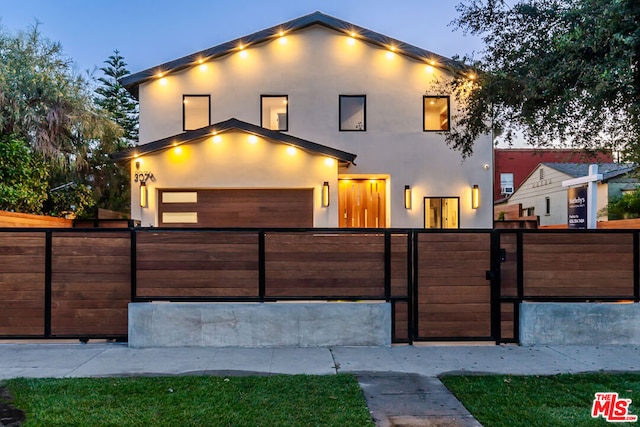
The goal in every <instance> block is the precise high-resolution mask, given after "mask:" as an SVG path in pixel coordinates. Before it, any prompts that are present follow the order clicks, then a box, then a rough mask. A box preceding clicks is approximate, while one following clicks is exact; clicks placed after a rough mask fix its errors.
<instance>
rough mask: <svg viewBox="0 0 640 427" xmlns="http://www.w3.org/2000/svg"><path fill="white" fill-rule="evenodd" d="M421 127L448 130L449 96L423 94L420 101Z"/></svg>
mask: <svg viewBox="0 0 640 427" xmlns="http://www.w3.org/2000/svg"><path fill="white" fill-rule="evenodd" d="M422 113H423V114H422V126H423V127H422V129H423V130H424V131H443V130H449V97H448V96H424V97H423V101H422Z"/></svg>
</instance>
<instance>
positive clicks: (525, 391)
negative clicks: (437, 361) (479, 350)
mask: <svg viewBox="0 0 640 427" xmlns="http://www.w3.org/2000/svg"><path fill="white" fill-rule="evenodd" d="M441 380H442V382H443V383H444V384H445V385H446V386H447V388H449V390H451V392H453V394H455V395H456V397H457V398H458V399H459V400H460V401H461V402H462V403H463V405H464V406H465V407H466V408H467V409H468V410H469V412H471V413H472V414H473V416H474V417H475V418H476V419H477V420H478V421H479V422H480V423H481V424H482V425H483V426H484V427H501V426H505V427H507V426H508V427H518V426H527V427H531V426H554V427H564V426H566V427H575V426H607V425H608V426H611V425H612V424H611V423H609V422H607V421H606V420H605V419H604V418H602V417H599V418H595V419H594V418H592V417H591V409H592V406H593V400H594V398H595V393H597V392H617V393H618V395H619V398H621V399H631V400H632V403H631V406H630V407H629V414H633V415H640V374H631V373H621V374H604V373H598V374H575V375H574V374H562V375H553V376H511V375H487V376H484V375H471V376H453V375H452V376H444V377H442V378H441ZM639 423H640V422H639ZM639 423H614V424H613V425H621V426H623V425H639Z"/></svg>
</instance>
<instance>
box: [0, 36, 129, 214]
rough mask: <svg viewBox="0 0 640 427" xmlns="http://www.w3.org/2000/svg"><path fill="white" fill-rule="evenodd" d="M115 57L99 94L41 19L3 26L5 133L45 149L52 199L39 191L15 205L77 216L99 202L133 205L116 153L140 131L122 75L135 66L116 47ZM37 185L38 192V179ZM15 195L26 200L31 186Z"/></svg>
mask: <svg viewBox="0 0 640 427" xmlns="http://www.w3.org/2000/svg"><path fill="white" fill-rule="evenodd" d="M109 61H111V62H109ZM109 61H107V66H106V67H104V68H102V71H103V72H104V73H105V77H103V78H101V79H100V82H101V83H102V84H103V86H102V87H101V88H98V89H97V90H96V91H97V94H98V95H99V96H98V98H97V99H94V93H93V88H92V84H91V82H90V81H88V80H87V79H85V78H84V77H82V76H81V75H79V74H78V73H77V72H75V71H74V68H73V62H72V61H71V59H69V58H67V57H66V56H65V55H64V54H63V52H62V47H61V46H60V44H59V43H56V42H52V41H51V40H49V39H48V38H46V37H44V36H43V35H42V34H41V33H40V31H39V29H38V27H37V26H34V27H32V28H30V29H29V30H28V31H27V32H20V33H18V34H17V35H16V36H12V35H10V34H8V33H6V32H4V31H3V30H2V28H0V136H1V135H5V136H6V135H15V136H16V138H19V139H20V140H22V141H24V142H25V143H26V146H27V147H28V149H29V150H30V152H31V153H33V155H36V156H39V158H40V159H41V160H40V161H41V162H44V163H43V167H44V168H45V170H46V172H47V173H46V176H45V178H44V179H45V180H46V179H48V188H49V189H50V191H49V197H48V198H46V202H45V203H42V202H44V199H43V198H42V197H36V198H32V199H31V202H32V203H30V204H29V205H27V206H18V205H16V204H15V203H14V205H13V206H15V208H14V209H15V210H20V211H27V212H42V213H47V214H51V215H63V214H66V213H71V212H74V213H75V214H76V215H77V216H83V215H87V214H88V209H90V208H91V207H92V206H94V205H96V204H98V205H99V206H100V207H104V208H107V209H113V210H128V208H129V177H128V176H129V172H128V167H127V165H116V164H114V163H113V162H112V161H111V158H110V155H111V154H112V153H113V152H115V151H118V150H120V149H123V148H126V147H128V146H130V145H131V144H132V142H133V141H134V140H135V139H136V138H137V120H138V117H137V110H136V104H135V102H134V101H133V100H132V98H130V97H129V98H127V97H126V96H128V94H126V91H124V89H123V88H122V87H119V84H118V83H117V81H116V79H117V78H119V77H120V76H122V75H124V74H126V73H128V71H126V68H125V65H126V64H124V62H123V59H122V57H121V56H120V55H119V54H118V53H117V52H116V55H114V56H112V57H110V60H109ZM123 91H124V92H123ZM125 94H126V95H125ZM5 154H6V156H9V157H8V158H7V159H6V161H7V162H11V163H12V164H14V165H15V164H18V163H19V162H20V159H21V157H20V156H19V154H20V153H18V152H11V153H5ZM11 156H16V157H15V158H14V157H11ZM0 178H2V179H3V181H4V180H5V177H4V176H0ZM16 188H17V187H12V189H13V190H12V191H14V193H15V191H17V190H16ZM33 188H34V192H35V193H37V190H38V189H39V187H38V188H36V187H33ZM7 191H8V190H7ZM7 194H9V193H7ZM6 197H9V195H7V196H6ZM11 197H12V198H13V199H15V200H18V199H20V200H26V198H25V197H26V196H25V195H24V194H17V193H15V194H12V195H11ZM38 203H39V204H38Z"/></svg>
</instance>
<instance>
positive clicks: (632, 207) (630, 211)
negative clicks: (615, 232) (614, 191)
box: [602, 189, 640, 220]
mask: <svg viewBox="0 0 640 427" xmlns="http://www.w3.org/2000/svg"><path fill="white" fill-rule="evenodd" d="M602 213H603V214H604V213H606V214H607V215H608V217H609V219H610V220H613V219H627V218H640V189H638V190H635V191H633V192H629V193H624V194H622V195H621V196H618V197H616V198H614V199H612V200H610V201H609V204H608V205H607V207H606V208H605V210H604V212H602Z"/></svg>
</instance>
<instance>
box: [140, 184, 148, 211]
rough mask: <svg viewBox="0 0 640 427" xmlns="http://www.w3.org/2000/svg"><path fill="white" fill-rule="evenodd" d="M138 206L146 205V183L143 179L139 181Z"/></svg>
mask: <svg viewBox="0 0 640 427" xmlns="http://www.w3.org/2000/svg"><path fill="white" fill-rule="evenodd" d="M140 207H141V208H146V207H147V183H146V182H144V181H141V182H140Z"/></svg>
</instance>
